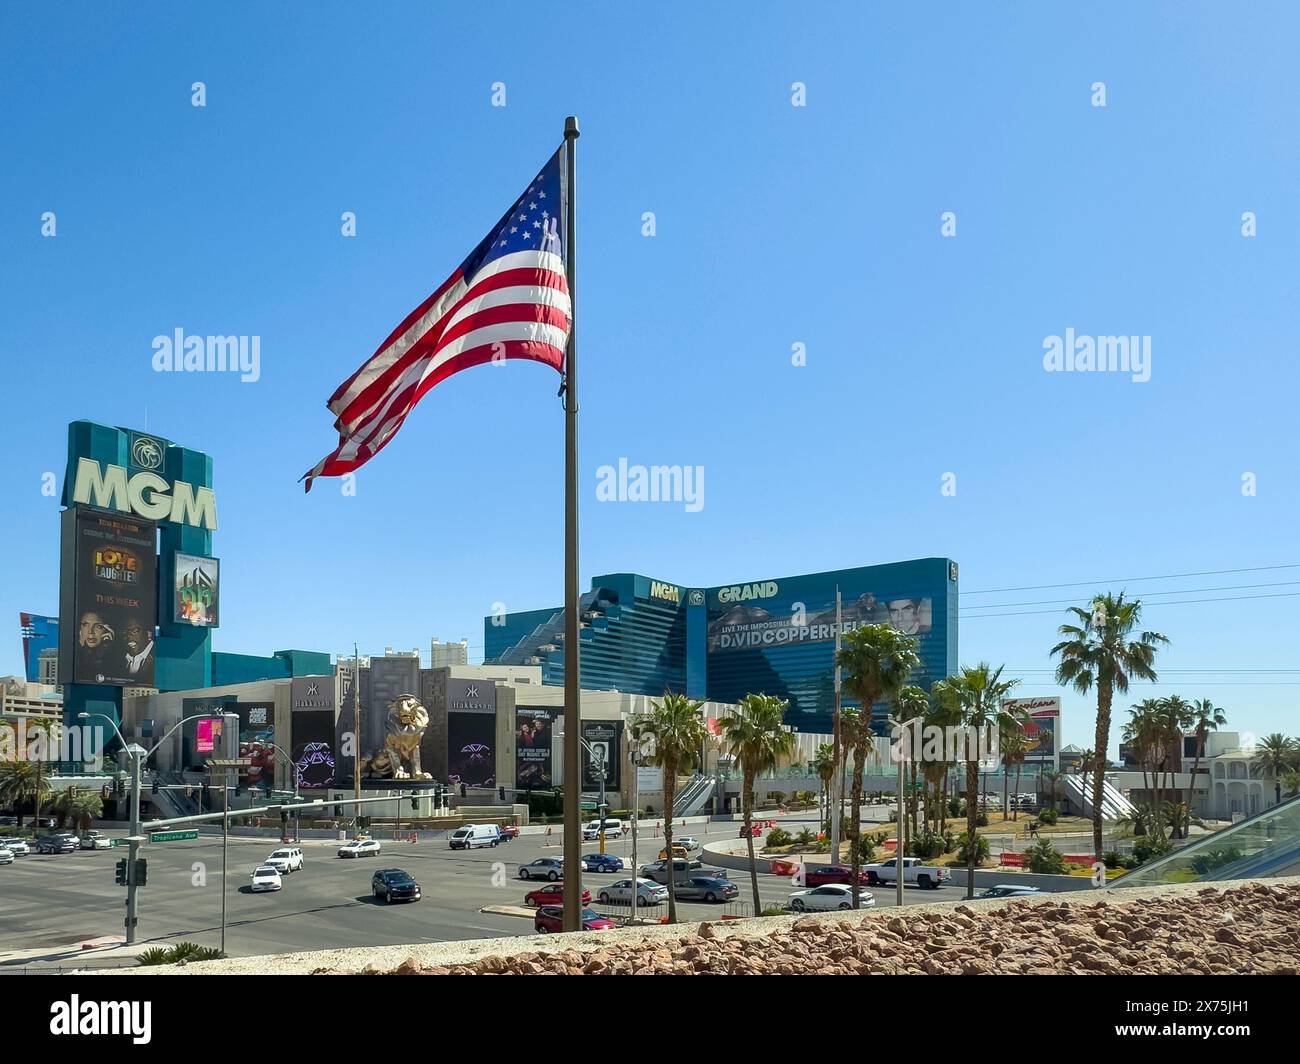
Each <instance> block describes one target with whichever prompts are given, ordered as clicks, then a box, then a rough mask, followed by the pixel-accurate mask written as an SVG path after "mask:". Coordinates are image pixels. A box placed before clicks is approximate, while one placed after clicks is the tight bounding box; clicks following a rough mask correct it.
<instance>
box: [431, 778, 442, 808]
mask: <svg viewBox="0 0 1300 1064" xmlns="http://www.w3.org/2000/svg"><path fill="white" fill-rule="evenodd" d="M433 801H434V803H435V804H436V805H442V784H441V783H440V784H438V785H437V786H436V787H434V788H433Z"/></svg>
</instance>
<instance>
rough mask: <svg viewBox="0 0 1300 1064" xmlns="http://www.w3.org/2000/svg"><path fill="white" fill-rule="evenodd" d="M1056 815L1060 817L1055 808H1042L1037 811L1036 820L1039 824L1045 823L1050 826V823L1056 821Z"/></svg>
mask: <svg viewBox="0 0 1300 1064" xmlns="http://www.w3.org/2000/svg"><path fill="white" fill-rule="evenodd" d="M1058 817H1060V813H1058V812H1057V811H1056V810H1055V809H1043V810H1040V811H1039V813H1038V822H1039V823H1040V824H1047V825H1048V826H1049V827H1050V826H1051V825H1052V824H1055V823H1056V821H1057V818H1058Z"/></svg>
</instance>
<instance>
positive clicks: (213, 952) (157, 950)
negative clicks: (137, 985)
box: [139, 942, 225, 966]
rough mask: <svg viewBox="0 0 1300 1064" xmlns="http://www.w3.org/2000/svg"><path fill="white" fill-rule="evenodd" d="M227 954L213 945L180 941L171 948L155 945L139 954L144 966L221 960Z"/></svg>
mask: <svg viewBox="0 0 1300 1064" xmlns="http://www.w3.org/2000/svg"><path fill="white" fill-rule="evenodd" d="M223 957H225V954H224V953H222V952H221V950H219V949H213V948H212V947H211V946H200V945H199V944H198V943H197V942H178V943H177V944H176V945H174V946H172V947H171V949H163V948H161V947H157V946H155V947H154V948H153V949H147V950H145V951H144V952H143V953H141V954H140V956H139V961H140V964H141V965H142V966H145V965H155V964H185V963H187V962H189V961H219V960H221V959H222V958H223Z"/></svg>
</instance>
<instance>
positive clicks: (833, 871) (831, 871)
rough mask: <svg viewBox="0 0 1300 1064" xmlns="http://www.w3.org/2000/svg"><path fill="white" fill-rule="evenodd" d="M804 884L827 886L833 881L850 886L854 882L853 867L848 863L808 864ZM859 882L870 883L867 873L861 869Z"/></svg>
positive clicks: (804, 874)
mask: <svg viewBox="0 0 1300 1064" xmlns="http://www.w3.org/2000/svg"><path fill="white" fill-rule="evenodd" d="M803 878H804V886H807V887H825V886H829V885H831V884H833V883H839V884H842V885H844V886H848V885H849V884H850V883H852V882H853V869H852V868H850V867H849V866H848V865H806V866H805V867H804V873H803ZM858 882H859V883H860V884H866V883H869V882H870V880H868V879H867V873H866V872H863V871H861V870H859V872H858Z"/></svg>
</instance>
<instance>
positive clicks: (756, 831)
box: [740, 824, 763, 839]
mask: <svg viewBox="0 0 1300 1064" xmlns="http://www.w3.org/2000/svg"><path fill="white" fill-rule="evenodd" d="M749 834H750V835H751V836H752V837H753V838H756V839H757V838H760V837H761V836H762V834H763V829H762V828H760V827H759V826H758V825H757V824H754V825H752V826H751V827H750V829H749ZM740 837H741V838H742V839H743V838H744V837H745V825H744V824H741V825H740Z"/></svg>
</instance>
